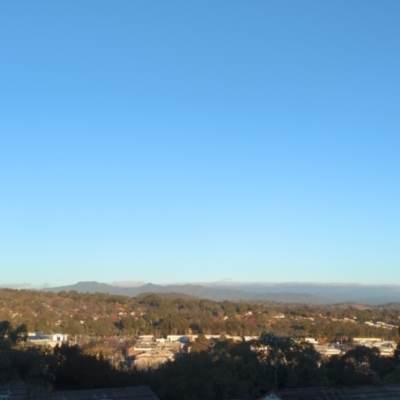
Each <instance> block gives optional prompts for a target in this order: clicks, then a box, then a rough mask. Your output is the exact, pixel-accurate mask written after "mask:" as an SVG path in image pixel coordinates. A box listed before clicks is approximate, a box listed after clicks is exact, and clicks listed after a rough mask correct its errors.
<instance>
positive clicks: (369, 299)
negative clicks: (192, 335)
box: [43, 282, 400, 305]
mask: <svg viewBox="0 0 400 400" xmlns="http://www.w3.org/2000/svg"><path fill="white" fill-rule="evenodd" d="M43 290H49V291H55V292H59V291H62V290H65V291H69V290H76V291H77V292H83V293H84V292H89V293H95V292H100V293H110V294H118V295H124V296H137V295H139V294H143V293H182V294H185V295H189V296H195V297H198V298H201V299H210V300H215V301H222V300H231V301H235V300H268V301H276V302H282V303H308V304H334V303H359V304H370V305H379V304H385V303H396V302H400V286H398V285H359V284H343V283H342V284H341V283H335V284H326V283H324V284H317V283H232V282H216V283H205V284H201V285H200V284H199V285H197V284H174V285H165V286H163V285H155V284H152V283H147V284H145V285H142V286H135V287H122V286H113V285H108V284H105V283H98V282H79V283H77V284H75V285H70V286H60V287H55V288H46V289H43Z"/></svg>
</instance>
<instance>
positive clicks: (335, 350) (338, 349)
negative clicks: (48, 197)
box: [304, 337, 397, 357]
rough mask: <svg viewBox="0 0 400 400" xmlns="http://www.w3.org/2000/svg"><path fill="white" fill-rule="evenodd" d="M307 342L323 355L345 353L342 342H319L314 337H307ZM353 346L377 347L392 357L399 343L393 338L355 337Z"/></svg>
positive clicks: (384, 355)
mask: <svg viewBox="0 0 400 400" xmlns="http://www.w3.org/2000/svg"><path fill="white" fill-rule="evenodd" d="M304 341H305V342H307V343H310V344H312V345H313V346H314V348H315V350H316V351H317V352H318V353H319V354H320V355H321V356H327V357H330V356H333V355H341V354H343V353H344V346H343V345H342V344H340V343H319V342H318V341H317V340H316V339H314V338H305V339H304ZM353 346H366V347H370V348H377V349H379V351H380V355H381V356H383V357H391V356H393V354H394V351H395V349H396V346H397V343H396V342H395V341H393V340H383V339H380V338H373V337H372V338H361V337H360V338H353Z"/></svg>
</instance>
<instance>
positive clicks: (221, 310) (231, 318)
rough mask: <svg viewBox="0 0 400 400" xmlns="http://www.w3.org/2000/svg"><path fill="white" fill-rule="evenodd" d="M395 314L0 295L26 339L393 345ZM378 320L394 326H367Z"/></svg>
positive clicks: (6, 316)
mask: <svg viewBox="0 0 400 400" xmlns="http://www.w3.org/2000/svg"><path fill="white" fill-rule="evenodd" d="M399 317H400V307H399V306H398V305H392V306H387V307H372V306H360V305H351V304H344V305H336V306H311V305H299V304H277V303H268V302H230V301H222V302H215V301H211V300H200V299H196V298H190V297H188V296H180V295H178V294H177V295H155V294H149V295H142V296H137V297H125V296H115V295H108V294H100V293H97V294H88V293H87V294H82V293H78V292H68V293H67V292H60V293H46V292H40V291H29V290H11V289H0V320H9V321H12V323H13V324H14V325H15V326H17V325H21V324H25V325H26V326H27V329H28V331H29V332H42V333H53V332H62V333H68V334H71V335H78V334H79V335H82V336H90V337H101V336H103V337H104V336H114V335H118V336H125V337H133V336H135V335H139V334H155V335H156V336H165V335H168V334H187V333H205V334H228V335H238V336H245V335H260V334H261V333H262V332H273V333H275V334H281V335H296V336H313V337H317V338H319V339H321V340H336V339H339V338H349V337H360V336H361V337H382V338H385V339H391V340H393V339H396V337H397V326H398V323H399ZM367 321H375V322H376V321H380V322H384V323H387V324H392V325H393V326H396V328H394V329H383V328H377V327H375V326H370V325H366V324H365V322H367Z"/></svg>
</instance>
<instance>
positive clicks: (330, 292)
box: [205, 282, 400, 305]
mask: <svg viewBox="0 0 400 400" xmlns="http://www.w3.org/2000/svg"><path fill="white" fill-rule="evenodd" d="M205 285H207V286H210V287H213V288H215V289H236V290H243V291H246V292H254V293H260V292H261V293H292V294H300V293H309V294H311V295H314V296H317V297H320V296H321V297H324V298H326V299H329V300H330V302H331V303H339V302H340V303H342V302H354V303H361V304H371V305H379V304H383V303H391V302H400V286H399V285H360V284H356V283H353V284H346V283H332V284H327V283H299V282H293V283H236V282H215V283H210V284H205Z"/></svg>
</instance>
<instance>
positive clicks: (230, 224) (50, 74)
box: [0, 0, 400, 286]
mask: <svg viewBox="0 0 400 400" xmlns="http://www.w3.org/2000/svg"><path fill="white" fill-rule="evenodd" d="M399 15H400V3H399V2H394V1H387V2H378V1H369V2H361V1H353V2H348V1H344V0H343V1H340V0H339V1H335V2H318V1H303V2H296V1H286V2H277V1H276V2H264V1H255V2H251V3H248V2H234V3H232V2H228V1H221V2H218V3H215V2H212V1H203V2H201V3H188V2H184V1H177V2H174V3H168V4H167V3H165V4H161V3H157V4H156V3H152V2H131V1H127V0H125V1H120V2H118V3H117V4H116V3H114V2H107V1H94V0H88V1H85V2H82V3H79V5H78V4H77V3H73V2H68V1H64V0H61V1H57V2H50V1H44V2H40V3H37V2H28V1H22V2H17V3H16V2H2V3H1V4H0V44H1V49H2V63H1V74H0V87H1V96H0V110H1V111H0V113H1V118H0V121H1V123H0V132H1V140H0V150H1V156H0V170H1V171H2V174H1V178H0V183H1V185H0V188H1V189H0V193H1V195H0V265H1V270H2V277H1V281H2V282H0V283H3V282H4V283H7V284H11V285H16V284H20V283H21V282H27V283H28V284H29V285H32V286H40V285H43V284H47V285H51V286H54V285H63V284H68V283H73V282H78V281H87V280H96V281H98V282H113V281H124V280H133V281H136V280H139V281H144V282H154V283H158V284H163V283H167V282H211V281H218V280H222V279H231V280H234V281H246V282H248V281H253V282H254V281H274V282H287V281H299V282H310V281H311V282H358V283H362V284H372V283H380V284H400V276H399V274H398V273H397V271H398V269H399V261H400V246H399V243H400V207H399V204H400V185H399V171H400V157H399V154H400V134H399V132H400V113H399V110H398V109H399V104H400V79H399V70H400V41H399V40H398V38H399V37H400V25H399V23H398V16H399Z"/></svg>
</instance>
